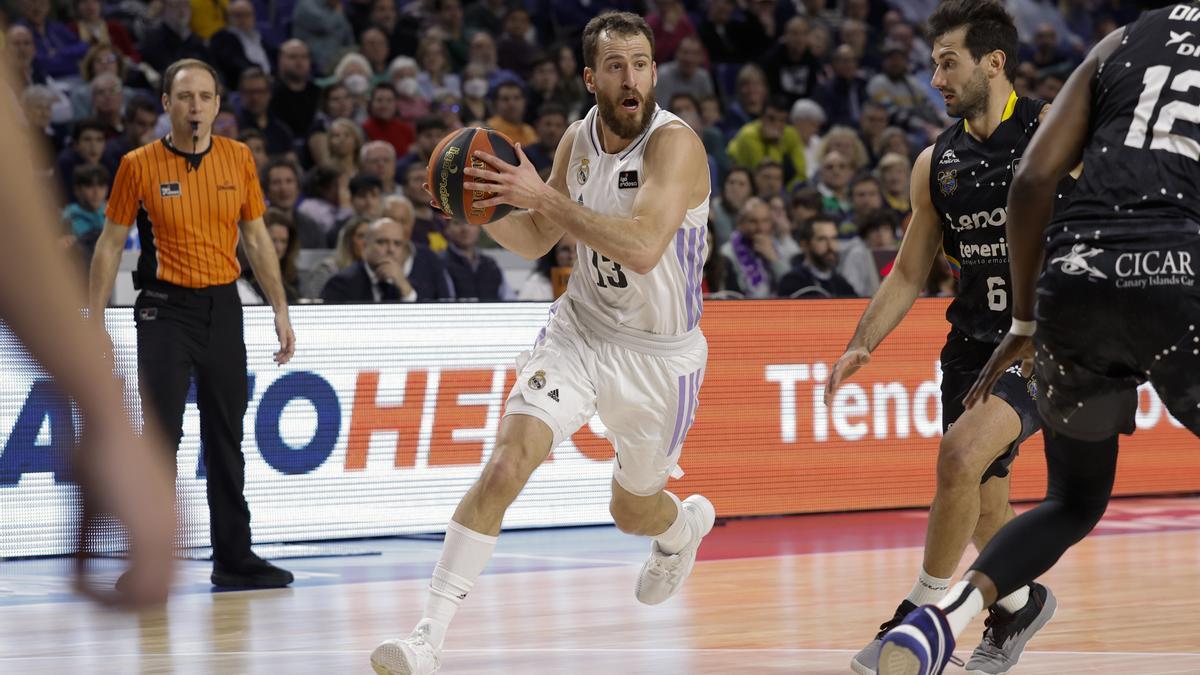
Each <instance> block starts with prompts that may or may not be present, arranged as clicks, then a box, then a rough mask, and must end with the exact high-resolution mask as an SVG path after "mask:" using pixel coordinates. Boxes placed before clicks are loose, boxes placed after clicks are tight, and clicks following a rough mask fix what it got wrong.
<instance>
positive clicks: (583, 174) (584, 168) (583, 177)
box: [575, 158, 591, 185]
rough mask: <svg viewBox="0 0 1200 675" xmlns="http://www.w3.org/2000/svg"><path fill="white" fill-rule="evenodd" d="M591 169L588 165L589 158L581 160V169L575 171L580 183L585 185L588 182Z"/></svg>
mask: <svg viewBox="0 0 1200 675" xmlns="http://www.w3.org/2000/svg"><path fill="white" fill-rule="evenodd" d="M589 171H591V167H589V166H588V160H587V158H584V159H582V160H580V162H579V171H577V172H575V177H576V178H578V179H579V184H580V185H583V184H584V183H586V182H587V179H588V172H589Z"/></svg>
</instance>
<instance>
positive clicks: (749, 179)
mask: <svg viewBox="0 0 1200 675" xmlns="http://www.w3.org/2000/svg"><path fill="white" fill-rule="evenodd" d="M754 193H755V188H754V177H753V176H752V175H751V174H750V170H749V169H747V168H745V167H740V166H739V167H734V168H732V169H730V170H729V173H727V174H725V180H724V181H722V182H721V190H720V193H719V194H718V195H717V196H716V197H714V198H713V200H712V207H711V208H710V209H709V212H708V213H709V222H710V224H711V225H712V228H711V229H712V231H713V237H715V238H716V242H717V246H718V247H721V246H724V245H725V242H727V241H729V236H730V235H731V234H733V228H734V226H735V225H736V223H737V214H738V213H740V212H741V210H742V206H744V205H745V204H746V200H748V199H750V198H751V197H753V196H754Z"/></svg>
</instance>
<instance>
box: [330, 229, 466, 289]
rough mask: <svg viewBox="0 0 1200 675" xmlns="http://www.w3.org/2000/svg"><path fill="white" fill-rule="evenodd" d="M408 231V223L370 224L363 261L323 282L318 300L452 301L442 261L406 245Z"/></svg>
mask: <svg viewBox="0 0 1200 675" xmlns="http://www.w3.org/2000/svg"><path fill="white" fill-rule="evenodd" d="M409 231H411V222H410V223H407V224H405V223H398V222H396V221H395V220H392V219H391V218H380V219H379V220H376V221H375V222H373V223H371V225H370V226H369V227H368V228H367V242H366V245H365V246H364V247H363V259H362V260H361V261H359V262H357V263H354V264H353V265H351V266H350V267H348V268H346V269H344V270H342V271H341V272H338V273H337V274H336V275H334V276H333V278H331V279H330V280H329V281H328V282H326V283H325V288H324V289H322V291H321V298H322V299H324V300H325V302H327V303H340V302H417V301H427V300H446V299H452V298H453V297H454V296H453V294H452V292H451V289H450V282H449V278H448V277H447V275H446V270H445V268H444V267H443V266H442V261H441V260H440V259H439V258H438V257H437V256H436V255H435V254H434V253H433V252H432V251H430V250H429V249H428V248H426V247H424V246H418V245H415V244H413V243H412V242H411V241H409V239H408V233H409Z"/></svg>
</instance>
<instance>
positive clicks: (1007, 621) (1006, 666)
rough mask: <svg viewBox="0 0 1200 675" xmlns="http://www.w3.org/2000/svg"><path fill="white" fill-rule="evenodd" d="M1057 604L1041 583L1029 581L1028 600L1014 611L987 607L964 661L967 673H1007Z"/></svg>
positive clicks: (1051, 615)
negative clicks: (977, 640)
mask: <svg viewBox="0 0 1200 675" xmlns="http://www.w3.org/2000/svg"><path fill="white" fill-rule="evenodd" d="M1057 607H1058V601H1057V600H1055V599H1054V594H1053V593H1051V592H1050V589H1048V588H1046V587H1045V586H1043V585H1041V584H1030V588H1029V602H1026V603H1025V606H1024V607H1022V608H1021V611H1019V612H1017V613H1016V614H1009V613H1008V612H1006V611H1005V610H1003V609H1001V608H1000V607H999V606H996V605H992V606H991V607H989V608H988V617H987V619H985V620H984V623H983V625H984V629H983V641H982V642H980V643H979V646H978V647H976V648H975V651H974V652H973V653H972V654H971V658H970V660H968V661H967V672H968V673H987V675H1000V674H1001V673H1007V672H1008V671H1009V670H1011V669H1012V667H1013V666H1015V665H1017V661H1018V660H1019V659H1020V658H1021V652H1022V651H1024V650H1025V644H1026V643H1027V642H1029V639H1030V638H1032V637H1033V635H1034V633H1036V632H1038V631H1039V630H1041V629H1042V626H1045V625H1046V623H1047V622H1048V621H1050V618H1051V617H1053V616H1054V610H1055V609H1056V608H1057Z"/></svg>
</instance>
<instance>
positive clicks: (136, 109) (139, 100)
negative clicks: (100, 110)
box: [125, 94, 159, 124]
mask: <svg viewBox="0 0 1200 675" xmlns="http://www.w3.org/2000/svg"><path fill="white" fill-rule="evenodd" d="M144 110H149V111H150V112H152V113H154V115H155V117H157V116H158V111H159V106H158V103H156V102H155V101H153V100H152V99H150V98H148V97H146V96H142V95H140V94H139V95H138V96H134V97H133V98H132V99H131V100H129V101H126V102H125V123H126V124H128V123H129V122H132V121H134V120H135V119H137V114H138V113H140V112H142V111H144Z"/></svg>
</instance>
